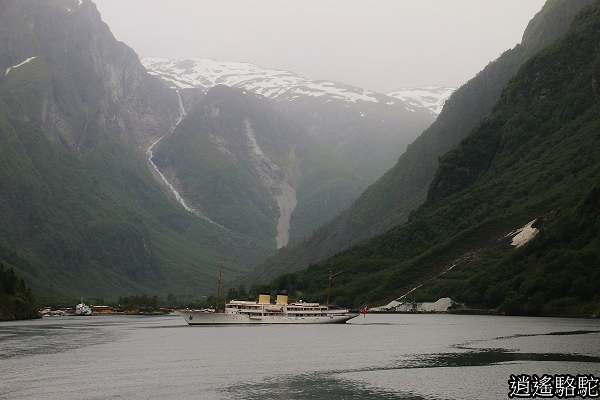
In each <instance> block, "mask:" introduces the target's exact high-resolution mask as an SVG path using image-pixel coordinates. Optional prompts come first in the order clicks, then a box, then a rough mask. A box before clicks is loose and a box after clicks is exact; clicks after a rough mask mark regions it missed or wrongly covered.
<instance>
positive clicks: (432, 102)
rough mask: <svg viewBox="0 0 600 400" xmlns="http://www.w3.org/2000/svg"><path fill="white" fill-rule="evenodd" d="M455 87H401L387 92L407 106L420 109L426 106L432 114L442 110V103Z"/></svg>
mask: <svg viewBox="0 0 600 400" xmlns="http://www.w3.org/2000/svg"><path fill="white" fill-rule="evenodd" d="M455 90H456V88H449V87H442V86H424V87H412V88H402V89H398V90H395V91H393V92H390V93H388V96H390V97H393V98H395V99H399V100H402V101H403V102H404V103H405V104H406V105H407V106H408V107H411V108H415V109H420V108H427V109H428V110H429V111H431V112H432V113H433V114H435V115H438V114H439V113H441V112H442V108H443V107H444V103H446V100H448V98H449V97H450V96H451V95H452V92H454V91H455Z"/></svg>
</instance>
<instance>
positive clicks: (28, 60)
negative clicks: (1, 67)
mask: <svg viewBox="0 0 600 400" xmlns="http://www.w3.org/2000/svg"><path fill="white" fill-rule="evenodd" d="M36 58H37V56H36V57H29V58H28V59H26V60H25V61H22V62H20V63H19V64H17V65H13V66H12V67H8V68H6V71H5V72H4V76H6V75H8V74H9V72H10V71H12V70H15V69H18V68H21V67H22V66H23V65H25V64H28V63H30V62H32V61H33V60H35V59H36Z"/></svg>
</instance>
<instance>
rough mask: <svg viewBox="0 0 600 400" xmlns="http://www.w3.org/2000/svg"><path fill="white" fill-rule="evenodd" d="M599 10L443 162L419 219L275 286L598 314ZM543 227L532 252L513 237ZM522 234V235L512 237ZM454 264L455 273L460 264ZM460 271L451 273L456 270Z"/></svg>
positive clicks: (590, 11) (524, 74)
mask: <svg viewBox="0 0 600 400" xmlns="http://www.w3.org/2000/svg"><path fill="white" fill-rule="evenodd" d="M599 42H600V5H599V4H597V3H596V4H595V5H594V6H592V7H590V8H587V9H585V10H584V11H583V12H582V13H581V14H580V15H578V16H577V18H576V19H575V21H574V23H573V25H572V28H571V29H570V31H569V33H568V34H567V35H566V37H564V38H563V39H562V40H560V41H558V42H557V43H555V44H554V45H551V46H550V47H548V48H546V49H545V50H543V51H541V52H540V53H539V54H538V55H537V56H534V57H533V58H532V59H531V60H530V61H528V62H527V63H525V64H524V65H523V66H522V68H521V69H520V70H519V72H518V74H517V75H516V76H515V78H514V79H512V80H511V81H510V83H509V84H508V85H507V86H506V88H505V89H504V91H503V92H502V95H501V96H500V99H499V101H498V102H497V104H496V106H495V107H494V109H493V111H492V113H491V114H490V115H489V116H488V117H486V118H485V119H484V120H483V121H482V122H481V124H480V125H479V126H478V127H477V128H476V129H475V130H474V131H473V132H472V133H471V134H470V135H469V136H468V137H467V138H466V139H465V140H464V141H463V142H462V143H461V144H460V145H459V146H458V147H456V148H455V149H454V150H452V151H451V152H449V153H448V154H446V155H445V156H444V157H442V158H441V160H440V166H439V168H438V169H437V172H436V173H435V177H434V178H433V181H432V184H431V186H430V188H429V191H428V194H427V201H426V202H425V203H424V204H423V205H422V206H421V207H419V209H418V210H416V211H415V212H414V213H412V215H411V216H410V217H409V219H408V222H406V223H405V224H402V225H399V226H397V227H395V228H393V229H391V230H390V231H388V232H387V233H385V234H383V235H380V236H377V237H375V238H373V239H371V240H368V241H366V242H364V243H362V244H360V245H358V246H355V247H353V248H351V249H349V250H347V251H345V252H342V253H340V254H338V255H336V256H334V257H332V258H329V259H327V260H325V261H323V262H321V263H319V264H316V265H313V266H311V267H309V268H308V269H307V270H305V271H302V272H299V273H295V274H288V275H285V276H283V277H281V278H279V279H277V280H276V281H275V282H273V283H272V286H273V287H274V288H289V289H291V290H293V291H294V293H296V295H302V296H304V297H306V298H316V297H319V295H320V294H321V293H322V292H323V288H324V284H325V283H326V282H327V274H328V271H330V270H333V271H336V272H340V271H342V272H343V274H341V275H340V276H339V277H338V278H336V287H335V291H334V294H335V297H336V299H337V302H338V303H343V304H353V305H359V304H362V303H371V304H374V303H383V302H386V301H388V300H392V299H393V298H395V297H398V296H399V295H402V294H403V293H405V292H406V291H408V290H409V289H411V288H413V287H415V286H417V285H419V284H422V283H424V285H423V286H422V287H421V288H419V289H418V290H417V291H416V292H415V293H414V296H415V297H416V298H417V299H428V300H435V299H437V298H439V297H443V296H451V297H453V298H454V299H456V300H458V301H462V302H466V303H467V304H468V305H472V306H478V307H486V308H497V309H499V310H501V311H504V312H507V313H512V314H563V315H564V314H573V315H597V314H598V313H599V312H600V308H599V307H600V293H599V292H598V290H597V288H596V285H594V283H595V282H598V279H599V278H600V240H599V238H600V213H599V210H600V178H599V177H600V151H599V149H600V135H599V134H598V132H600V117H599V116H600V84H599V82H600V52H599V49H598V45H597V44H598V43H599ZM533 220H535V221H536V222H535V223H534V225H533V227H534V228H535V229H537V230H538V231H539V234H538V235H537V236H535V237H534V238H533V239H532V240H531V241H530V242H529V243H527V244H525V245H524V246H522V247H514V246H512V245H511V240H512V236H513V235H514V231H515V230H516V229H518V228H521V227H523V226H525V225H526V224H528V223H529V222H530V221H533ZM511 232H513V233H511ZM452 266H453V267H452ZM450 267H452V268H450Z"/></svg>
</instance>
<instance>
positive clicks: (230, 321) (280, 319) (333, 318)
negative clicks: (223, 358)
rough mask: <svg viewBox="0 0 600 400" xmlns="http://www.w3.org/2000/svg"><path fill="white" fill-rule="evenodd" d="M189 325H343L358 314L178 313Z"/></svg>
mask: <svg viewBox="0 0 600 400" xmlns="http://www.w3.org/2000/svg"><path fill="white" fill-rule="evenodd" d="M178 314H179V315H181V316H182V317H183V318H184V319H185V322H187V323H188V325H243V324H246V325H248V324H343V323H345V322H346V321H348V320H350V319H352V318H354V317H357V316H358V314H352V313H348V314H338V315H335V314H333V315H321V316H306V317H296V316H287V315H262V316H261V315H256V316H248V315H245V314H225V313H211V312H204V311H178Z"/></svg>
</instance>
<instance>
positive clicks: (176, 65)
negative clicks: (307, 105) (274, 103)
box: [142, 58, 398, 105]
mask: <svg viewBox="0 0 600 400" xmlns="http://www.w3.org/2000/svg"><path fill="white" fill-rule="evenodd" d="M142 63H143V64H144V66H145V67H146V69H147V70H148V72H149V73H150V74H152V75H155V76H158V77H160V78H162V79H164V80H165V81H167V82H169V83H170V85H171V86H172V87H173V88H177V89H186V88H201V89H205V90H207V89H209V88H211V87H214V86H217V85H225V86H229V87H235V88H239V89H243V90H247V91H249V92H252V93H255V94H259V95H262V96H265V97H267V98H270V99H275V100H279V101H293V100H295V99H298V98H300V97H304V96H310V97H319V98H323V99H324V100H325V101H333V100H342V101H346V102H350V103H357V102H370V103H384V104H388V105H393V104H396V103H398V102H397V101H396V100H395V99H393V98H390V97H389V96H386V95H384V94H381V93H377V92H373V91H369V90H365V89H361V88H358V87H354V86H350V85H345V84H342V83H337V82H332V81H323V80H309V79H307V78H304V77H302V76H300V75H298V74H295V73H293V72H289V71H284V70H277V69H268V68H261V67H258V66H256V65H254V64H250V63H242V62H220V61H215V60H211V59H180V60H173V59H166V58H144V59H142Z"/></svg>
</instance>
